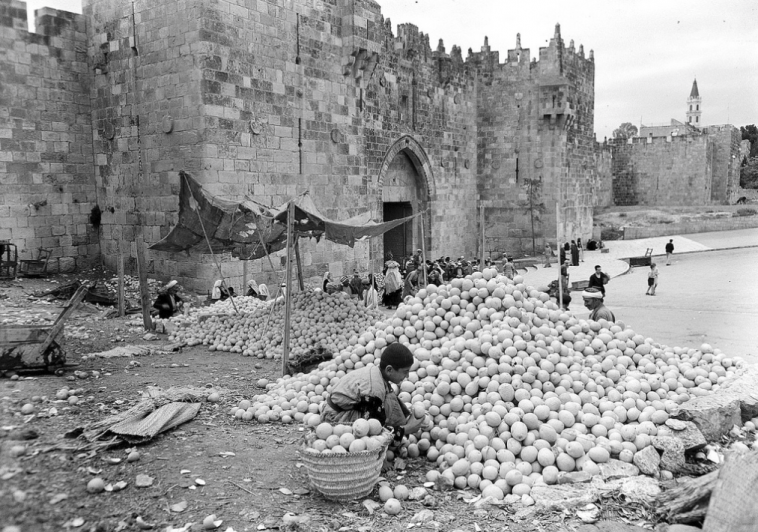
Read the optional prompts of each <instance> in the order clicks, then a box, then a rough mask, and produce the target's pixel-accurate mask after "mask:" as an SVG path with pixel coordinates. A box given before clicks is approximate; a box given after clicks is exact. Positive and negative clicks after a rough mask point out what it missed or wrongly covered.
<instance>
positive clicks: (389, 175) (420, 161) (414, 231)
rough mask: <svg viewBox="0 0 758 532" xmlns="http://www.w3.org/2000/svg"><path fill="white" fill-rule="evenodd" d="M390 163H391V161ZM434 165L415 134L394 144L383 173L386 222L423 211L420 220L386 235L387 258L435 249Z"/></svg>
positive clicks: (380, 181) (388, 154) (383, 200)
mask: <svg viewBox="0 0 758 532" xmlns="http://www.w3.org/2000/svg"><path fill="white" fill-rule="evenodd" d="M388 162H389V164H387V163H388ZM430 173H431V165H430V163H429V160H428V158H427V157H426V153H424V152H423V150H422V149H421V146H420V145H419V144H418V142H417V141H416V140H414V139H413V138H412V137H404V138H401V139H400V140H398V141H397V142H396V143H395V144H393V145H392V148H390V150H389V152H388V153H387V155H386V156H385V164H383V165H382V171H381V172H380V174H379V182H378V186H379V187H380V190H381V201H382V212H383V218H384V221H385V222H386V221H389V220H395V219H397V218H403V217H405V216H410V215H412V214H418V213H422V215H421V217H420V219H419V221H418V223H406V224H405V225H404V226H401V227H397V228H395V229H393V230H392V231H390V232H389V233H387V234H385V236H384V241H383V244H384V258H385V259H386V258H388V257H389V256H390V253H391V254H392V257H393V258H394V259H395V260H397V261H401V260H402V259H404V258H407V257H408V256H410V255H411V254H412V253H413V252H414V251H415V250H416V249H418V248H420V247H421V242H422V235H423V242H424V246H425V249H427V250H429V249H431V248H430V246H431V242H432V232H431V230H432V227H431V223H430V222H431V216H430V212H429V209H430V207H431V192H430V188H431V187H430V183H434V181H433V177H432V176H431V175H430Z"/></svg>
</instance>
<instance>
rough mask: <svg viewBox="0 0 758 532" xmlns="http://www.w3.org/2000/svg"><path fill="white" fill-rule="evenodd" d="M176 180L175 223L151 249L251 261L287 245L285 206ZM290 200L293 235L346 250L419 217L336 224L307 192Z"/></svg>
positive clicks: (183, 176) (363, 217) (360, 218)
mask: <svg viewBox="0 0 758 532" xmlns="http://www.w3.org/2000/svg"><path fill="white" fill-rule="evenodd" d="M179 176H180V180H181V184H180V189H179V222H178V223H177V225H176V227H174V228H173V229H172V230H171V232H170V233H169V234H168V235H166V237H165V238H163V239H162V240H161V241H160V242H157V243H156V244H153V245H152V246H150V249H154V250H157V251H169V252H174V253H176V252H181V251H187V252H190V253H191V252H193V251H194V252H197V253H210V250H211V249H212V250H213V253H220V252H231V253H232V255H233V256H235V257H240V258H244V259H250V260H252V259H258V258H261V257H263V256H265V255H266V251H268V253H272V252H275V251H279V250H281V249H284V248H285V246H286V245H287V212H288V210H287V207H288V206H289V202H288V203H285V204H284V205H282V206H280V207H278V208H268V207H265V206H263V205H261V204H259V203H257V202H255V201H251V200H246V201H244V202H242V203H238V202H232V201H227V200H223V199H220V198H217V197H215V196H213V195H212V194H211V193H209V192H208V191H206V190H204V189H203V186H202V185H201V184H200V183H198V182H197V181H196V180H195V179H193V178H192V176H190V175H189V174H187V173H186V172H183V171H182V172H180V173H179ZM292 201H293V202H294V203H295V216H294V220H293V222H294V223H293V230H294V233H295V235H296V236H297V237H312V238H316V239H317V240H318V239H321V238H325V239H327V240H330V241H332V242H336V243H338V244H343V245H347V246H350V247H353V245H354V244H355V242H357V241H360V240H364V239H367V238H371V237H375V236H380V235H382V234H384V233H385V232H387V231H389V230H390V229H393V228H395V227H397V226H399V225H402V224H404V223H406V222H408V221H410V220H412V219H413V218H415V217H416V216H418V214H415V215H413V216H408V217H406V218H400V219H397V220H392V221H389V222H381V223H377V222H374V221H373V220H372V219H371V214H370V213H368V212H366V213H362V214H359V215H357V216H354V217H352V218H349V219H347V220H344V221H341V222H338V221H334V220H330V219H329V218H327V217H326V216H324V215H323V214H321V213H320V212H319V210H318V208H316V205H315V204H314V202H313V199H312V198H311V196H310V195H309V194H307V193H306V194H302V195H300V196H298V197H297V198H295V199H294V200H292ZM201 220H202V223H201ZM203 229H205V234H204V232H203ZM259 233H260V234H259ZM205 235H207V239H208V242H206V237H205ZM261 240H263V242H265V244H266V247H267V250H264V249H263V245H262V244H261ZM209 243H210V248H209Z"/></svg>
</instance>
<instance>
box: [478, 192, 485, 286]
mask: <svg viewBox="0 0 758 532" xmlns="http://www.w3.org/2000/svg"><path fill="white" fill-rule="evenodd" d="M479 227H480V229H481V232H482V250H481V255H482V258H481V260H480V261H479V271H480V272H483V271H484V248H485V242H484V200H482V201H481V202H480V203H479Z"/></svg>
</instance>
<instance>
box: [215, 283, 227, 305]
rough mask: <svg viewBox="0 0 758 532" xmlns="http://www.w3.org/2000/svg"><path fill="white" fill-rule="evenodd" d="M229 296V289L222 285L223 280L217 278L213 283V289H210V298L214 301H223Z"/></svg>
mask: <svg viewBox="0 0 758 532" xmlns="http://www.w3.org/2000/svg"><path fill="white" fill-rule="evenodd" d="M228 298H229V291H228V290H227V289H226V288H225V287H224V281H223V280H221V279H219V280H218V281H216V282H215V283H213V290H212V291H211V300H212V301H213V302H214V303H215V302H216V301H224V300H225V299H228Z"/></svg>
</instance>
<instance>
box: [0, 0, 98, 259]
mask: <svg viewBox="0 0 758 532" xmlns="http://www.w3.org/2000/svg"><path fill="white" fill-rule="evenodd" d="M36 27H37V33H29V32H28V31H27V10H26V3H25V2H19V1H17V0H0V184H1V186H0V239H7V240H10V241H11V242H13V243H14V244H16V245H17V246H18V249H19V256H20V258H27V259H28V258H36V257H37V252H38V251H37V250H38V248H40V247H44V248H50V249H52V251H53V253H52V257H53V260H52V262H51V269H55V267H56V266H57V265H58V264H59V262H60V259H66V260H64V263H67V264H68V263H70V262H71V261H72V260H73V261H74V262H75V264H76V266H78V267H80V268H84V267H88V266H90V265H92V264H95V263H97V262H99V258H100V257H99V255H100V252H99V240H98V230H97V229H96V228H95V227H93V225H92V224H91V223H90V214H91V212H92V209H93V207H95V205H97V196H96V191H95V187H94V179H93V156H92V127H91V121H90V115H89V108H90V107H89V94H88V90H89V83H88V81H89V78H88V67H87V57H86V53H85V45H86V39H87V36H86V31H85V19H84V17H83V16H81V15H76V14H73V13H67V12H63V11H57V10H54V9H49V8H45V9H41V10H38V11H36Z"/></svg>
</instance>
